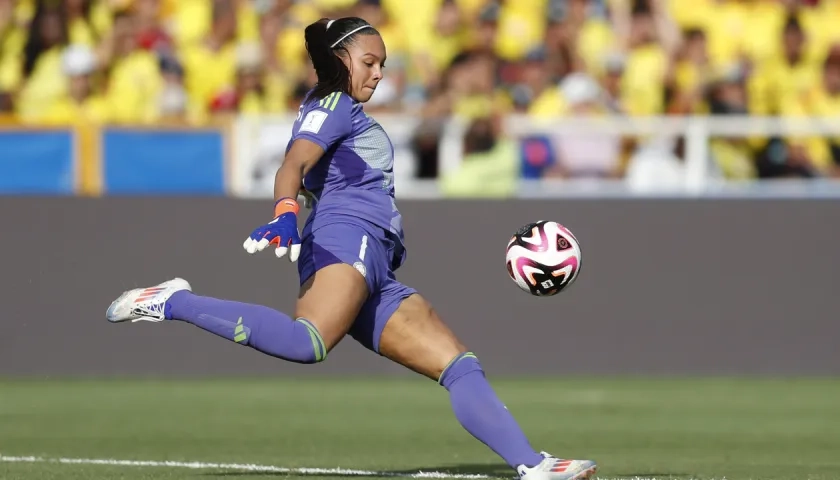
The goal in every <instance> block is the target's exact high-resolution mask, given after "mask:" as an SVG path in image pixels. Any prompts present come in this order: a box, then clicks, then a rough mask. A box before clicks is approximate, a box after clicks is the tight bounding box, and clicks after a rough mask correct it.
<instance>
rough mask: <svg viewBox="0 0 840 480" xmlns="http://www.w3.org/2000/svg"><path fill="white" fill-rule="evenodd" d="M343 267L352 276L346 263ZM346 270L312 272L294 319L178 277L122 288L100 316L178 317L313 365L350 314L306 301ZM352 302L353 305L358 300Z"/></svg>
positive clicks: (115, 318) (130, 318) (340, 332)
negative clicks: (207, 293) (204, 292)
mask: <svg viewBox="0 0 840 480" xmlns="http://www.w3.org/2000/svg"><path fill="white" fill-rule="evenodd" d="M347 268H348V269H349V270H350V271H351V272H353V274H354V275H357V274H356V273H355V270H353V269H352V267H347ZM346 273H347V272H345V271H343V270H342V269H337V268H335V267H333V266H331V267H327V268H326V269H323V270H322V271H321V272H319V273H318V274H316V275H314V276H313V277H312V278H311V279H310V280H309V281H308V282H307V284H305V285H304V286H303V287H304V288H303V293H302V295H301V299H300V301H299V304H298V310H299V312H300V311H301V309H302V308H303V311H305V312H306V313H305V316H303V315H298V316H297V318H295V319H292V318H291V317H290V316H288V315H286V314H285V313H282V312H279V311H277V310H274V309H272V308H269V307H265V306H262V305H253V304H248V303H242V302H235V301H230V300H220V299H216V298H211V297H204V296H199V295H195V294H194V293H192V288H191V286H190V284H189V283H188V282H187V281H186V280H184V279H181V278H175V279H172V280H169V281H167V282H163V283H161V284H159V285H155V286H153V287H148V288H136V289H133V290H129V291H126V292H124V293H123V294H122V295H120V297H119V298H117V299H116V300H114V302H113V303H111V306H110V307H108V311H107V313H106V318H107V319H108V321H110V322H114V323H118V322H126V321H131V322H137V321H152V322H162V321H169V320H179V321H184V322H187V323H190V324H192V325H195V326H196V327H199V328H201V329H203V330H206V331H208V332H211V333H213V334H216V335H218V336H220V337H222V338H225V339H227V340H230V341H233V342H236V343H238V344H241V345H247V346H249V347H251V348H254V349H255V350H258V351H260V352H262V353H265V354H267V355H271V356H273V357H277V358H281V359H283V360H287V361H290V362H295V363H304V364H312V363H318V362H321V361H323V360H324V359H326V356H327V353H328V352H329V350H330V349H331V348H332V347H333V346H334V345H335V344H336V343H338V340H339V339H340V338H341V337H342V336H343V335H344V331H346V326H345V325H344V324H349V322H348V321H347V320H346V318H344V317H348V316H351V317H352V316H355V314H354V313H352V306H351V307H346V310H347V311H350V313H349V314H345V315H338V314H332V312H330V311H325V310H323V309H314V308H306V307H307V305H309V304H312V303H316V304H324V303H325V302H323V301H320V302H317V301H316V302H313V300H317V299H316V298H314V297H316V296H320V297H321V299H322V300H323V294H319V292H325V291H328V290H330V289H331V288H332V289H337V288H338V287H336V284H339V283H342V282H343V281H344V279H343V278H342V277H343V276H344V275H346ZM316 277H317V278H318V281H317V282H316V281H315V278H316ZM362 288H364V285H362ZM356 290H358V288H357V289H356ZM346 293H347V296H346V298H354V297H359V296H360V294H359V293H358V292H355V291H347V292H346ZM354 301H355V302H356V303H359V300H354ZM341 303H342V302H333V307H335V308H337V309H339V310H338V311H339V312H341V309H342V308H344V307H343V305H341ZM335 304H339V305H335ZM309 315H311V317H310V316H309ZM325 338H326V341H325Z"/></svg>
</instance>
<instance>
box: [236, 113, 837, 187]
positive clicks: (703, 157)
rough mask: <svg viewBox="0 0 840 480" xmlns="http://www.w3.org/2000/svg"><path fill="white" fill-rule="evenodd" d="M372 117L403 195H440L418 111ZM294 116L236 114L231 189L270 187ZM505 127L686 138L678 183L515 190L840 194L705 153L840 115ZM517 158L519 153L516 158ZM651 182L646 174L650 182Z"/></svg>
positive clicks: (817, 125) (454, 148) (832, 129)
mask: <svg viewBox="0 0 840 480" xmlns="http://www.w3.org/2000/svg"><path fill="white" fill-rule="evenodd" d="M375 118H376V119H377V121H378V122H379V123H380V124H382V125H383V127H384V128H385V129H386V130H387V132H388V134H389V135H390V136H391V139H392V142H393V143H394V150H395V157H396V158H395V174H396V182H397V184H398V185H399V188H398V193H397V194H398V196H400V197H401V198H415V199H424V198H440V197H442V196H444V195H443V194H442V193H441V191H440V190H439V188H438V183H437V182H436V181H435V180H419V179H416V178H414V176H415V172H416V171H417V165H416V162H417V158H416V155H415V153H414V151H413V149H412V140H413V137H414V134H415V132H416V131H417V129H418V128H419V127H420V126H421V124H422V120H421V119H419V118H418V117H416V116H410V115H394V114H377V115H376V116H375ZM294 120H295V117H294V116H291V115H289V116H285V115H276V116H263V117H239V118H238V119H237V120H236V122H235V127H234V129H233V136H234V140H233V144H234V154H233V156H234V162H233V169H232V171H231V175H232V176H231V192H232V193H233V194H234V195H237V196H241V197H249V198H254V197H256V198H261V197H268V196H270V195H271V192H272V189H271V185H272V182H273V174H274V171H275V169H276V167H277V166H278V165H279V163H278V162H279V161H280V160H281V159H282V157H283V150H284V149H285V147H286V144H287V142H288V140H289V132H290V131H291V124H292V123H293V122H294ZM502 125H503V127H502V128H503V131H504V134H505V135H506V136H507V137H508V138H513V139H515V140H518V139H522V138H526V137H535V136H541V135H542V136H546V137H550V138H551V137H558V136H586V137H588V138H590V139H594V140H595V141H598V139H599V138H605V139H609V138H613V139H614V138H616V137H622V138H634V139H636V140H637V143H638V144H640V145H642V146H645V145H650V144H653V143H655V142H662V141H668V140H673V139H675V138H679V137H682V138H683V139H684V143H685V153H684V156H683V157H684V158H683V162H684V168H683V171H684V178H683V181H682V182H678V183H677V184H674V183H669V184H667V185H665V184H663V185H657V184H656V182H655V181H654V182H653V183H652V184H650V185H647V186H639V185H634V184H630V183H629V182H627V181H626V179H623V178H617V179H601V178H563V179H555V178H539V179H528V178H522V179H519V180H518V181H517V183H518V188H517V189H516V192H517V193H516V194H515V196H518V197H524V198H528V197H563V196H583V197H592V196H594V197H603V196H642V197H645V196H676V197H721V196H736V197H737V196H750V197H753V196H758V197H765V196H769V197H790V196H793V197H823V196H827V197H840V180H838V179H832V178H828V177H819V178H810V179H801V180H796V179H790V178H786V179H784V180H770V179H761V180H758V179H747V180H729V179H727V178H724V177H723V176H722V175H721V174H720V172H719V171H718V170H717V168H716V166H715V164H714V163H715V162H714V160H713V159H712V158H711V156H710V141H711V140H713V139H723V138H731V139H747V138H772V137H796V136H803V137H815V136H817V137H840V118H811V117H802V118H787V117H756V116H746V115H744V116H734V115H733V116H688V117H643V118H636V117H634V118H628V117H600V118H569V117H563V118H551V119H534V118H531V117H528V116H524V115H512V116H508V117H505V118H504V119H503V120H502ZM468 126H469V125H468V123H467V122H466V121H463V120H459V119H449V120H447V122H446V123H445V125H444V126H442V127H440V129H441V140H440V144H439V149H438V157H439V159H440V162H441V163H440V172H442V173H444V174H445V173H446V172H449V171H452V170H454V169H456V168H458V166H459V165H460V163H461V161H462V159H463V158H464V155H463V145H464V137H465V133H466V131H467V128H468ZM520 161H521V160H520ZM649 183H650V182H649Z"/></svg>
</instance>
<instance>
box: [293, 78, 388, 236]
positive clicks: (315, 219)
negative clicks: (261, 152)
mask: <svg viewBox="0 0 840 480" xmlns="http://www.w3.org/2000/svg"><path fill="white" fill-rule="evenodd" d="M299 138H305V139H307V140H310V141H312V142H315V143H316V144H318V145H320V146H321V147H322V148H323V149H324V151H325V154H324V156H323V157H321V159H320V160H319V161H318V163H317V164H316V165H315V166H314V167H313V168H312V169H311V170H310V171H309V172H308V173H307V174H306V176H305V177H304V179H303V186H304V188H306V190H307V191H309V192H310V193H311V194H312V195H313V196H314V197H315V202H313V207H312V212H311V214H310V215H309V218H308V219H307V221H306V223H307V224H310V223H311V224H312V225H311V228H318V227H320V226H322V225H326V224H327V223H332V222H336V221H342V220H346V219H347V217H348V216H349V217H355V218H359V219H362V220H365V221H367V222H370V223H372V224H374V225H377V226H379V227H381V228H383V229H385V230H386V231H390V232H391V233H393V234H395V235H396V236H397V238H399V240H400V242H402V241H403V240H404V236H403V230H402V217H401V215H400V212H399V210H398V209H397V205H396V202H395V200H394V146H393V144H392V143H391V140H390V138H388V134H387V133H385V130H384V129H383V128H382V126H381V125H379V123H378V122H377V121H376V120H374V119H373V118H371V117H369V116H368V115H367V114H366V113H365V112H364V111H363V110H362V104H361V103H359V102H356V101H355V100H353V99H352V98H350V96H348V95H347V94H343V93H340V92H335V93H332V94H330V95H327V96H326V97H325V98H323V99H318V98H314V97H313V98H312V99H310V100H309V101H308V102H305V103H304V104H303V105H301V107H300V110H299V112H298V117H297V120H295V123H294V126H293V128H292V138H291V140H290V141H289V144H288V146H287V147H286V152H287V153H288V151H289V148H291V146H292V143H293V142H294V141H295V140H297V139H299Z"/></svg>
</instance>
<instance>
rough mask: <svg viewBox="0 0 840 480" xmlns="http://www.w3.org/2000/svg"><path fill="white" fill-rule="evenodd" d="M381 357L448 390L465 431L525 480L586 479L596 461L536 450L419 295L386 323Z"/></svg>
mask: <svg viewBox="0 0 840 480" xmlns="http://www.w3.org/2000/svg"><path fill="white" fill-rule="evenodd" d="M379 353H380V354H382V355H384V356H385V357H387V358H389V359H391V360H393V361H395V362H397V363H399V364H401V365H404V366H406V367H408V368H410V369H411V370H414V371H415V372H417V373H420V374H422V375H425V376H426V377H429V378H431V379H432V380H437V381H438V382H439V383H440V384H441V385H442V386H443V387H444V388H446V390H447V391H449V398H450V402H451V404H452V409H453V411H454V413H455V417H456V418H457V419H458V421H459V422H460V423H461V425H462V426H463V427H464V429H465V430H467V431H468V432H469V433H470V434H472V435H473V436H474V437H475V438H477V439H478V440H480V441H481V442H483V443H484V444H485V445H487V446H488V447H489V448H490V449H491V450H493V451H494V452H495V453H496V454H498V455H499V456H500V457H501V458H502V459H503V460H504V461H505V462H506V463H507V464H508V465H509V466H510V467H511V468H513V469H514V470H516V472H517V473H518V474H519V476H520V478H522V479H523V480H583V479H588V478H590V477H592V476H593V475H594V474H595V472H596V470H597V468H598V467H597V465H596V464H595V462H593V461H591V460H572V459H562V458H556V457H554V456H552V455H550V454H548V453H545V452H542V453H538V452H537V451H535V450H534V449H533V448H532V447H531V445H530V443H529V441H528V439H527V437H526V436H525V433H524V432H523V431H522V429H521V428H520V427H519V424H518V423H517V422H516V420H515V419H514V417H513V415H512V414H511V413H510V411H508V409H507V407H506V406H505V405H504V403H502V401H501V400H500V399H499V397H498V396H497V395H496V393H495V391H494V390H493V388H492V387H491V386H490V384H489V382H488V381H487V379H486V378H485V375H484V371H483V369H482V367H481V364H480V363H479V361H478V358H477V357H476V355H475V354H473V353H471V352H469V351H468V350H467V349H466V348H465V347H464V346H463V345H462V344H461V343H460V342H459V341H458V339H457V338H456V337H455V335H454V334H453V333H452V331H451V330H450V329H449V328H448V327H447V326H446V325H444V323H443V322H442V321H441V320H440V318H439V317H438V316H437V313H436V312H435V311H434V309H433V308H432V307H431V305H429V304H428V302H427V301H426V300H425V299H423V298H422V297H421V296H420V295H416V294H415V295H412V296H410V297H408V298H406V299H405V300H404V301H403V302H402V304H401V305H400V307H399V308H398V309H397V311H396V313H394V315H392V316H391V318H390V320H388V323H387V324H386V325H385V327H384V329H383V331H382V336H381V337H380V343H379Z"/></svg>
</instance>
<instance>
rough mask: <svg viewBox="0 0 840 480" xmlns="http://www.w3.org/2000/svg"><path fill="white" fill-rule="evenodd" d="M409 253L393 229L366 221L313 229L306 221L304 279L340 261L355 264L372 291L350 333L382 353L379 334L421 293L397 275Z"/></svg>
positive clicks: (301, 261) (302, 260) (301, 269)
mask: <svg viewBox="0 0 840 480" xmlns="http://www.w3.org/2000/svg"><path fill="white" fill-rule="evenodd" d="M404 252H405V251H404V249H403V248H402V246H401V244H400V242H399V241H395V240H394V236H393V235H392V234H391V233H390V232H387V231H385V230H383V229H381V228H379V227H376V226H374V225H370V224H365V223H364V222H363V221H359V223H358V224H357V223H350V222H348V221H345V222H338V223H336V222H332V223H328V224H325V225H322V226H319V227H316V228H315V229H313V230H310V229H309V225H307V227H306V228H304V230H303V231H302V232H301V248H300V257H299V258H298V273H299V274H300V283H301V285H302V284H303V283H304V282H306V280H307V279H309V277H311V276H312V275H313V274H315V272H317V271H318V270H320V269H322V268H324V267H327V266H329V265H332V264H335V263H346V264H348V265H350V266H352V267H354V268H355V269H356V270H357V271H358V272H359V273H360V274H361V275H362V276H363V277H364V278H365V282H366V283H367V286H368V292H369V295H368V299H367V301H366V302H365V304H364V305H362V309H361V311H360V312H359V315H358V316H357V317H356V320H355V322H354V323H353V325H352V326H351V327H350V332H349V333H350V336H351V337H353V338H354V339H355V340H356V341H358V342H359V343H361V344H362V345H364V346H365V348H368V349H370V350H372V351H374V352H376V353H379V337H380V336H381V335H382V329H384V328H385V324H386V323H388V320H389V319H390V318H391V315H393V314H394V312H395V311H396V310H397V308H399V306H400V303H401V302H402V301H403V299H405V298H406V297H408V296H409V295H411V294H413V293H416V290H414V289H413V288H410V287H407V286H405V285H403V284H402V283H400V282H398V281H397V278H396V276H395V275H394V271H395V270H396V269H397V268H399V267H400V265H401V264H402V262H403V258H404Z"/></svg>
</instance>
